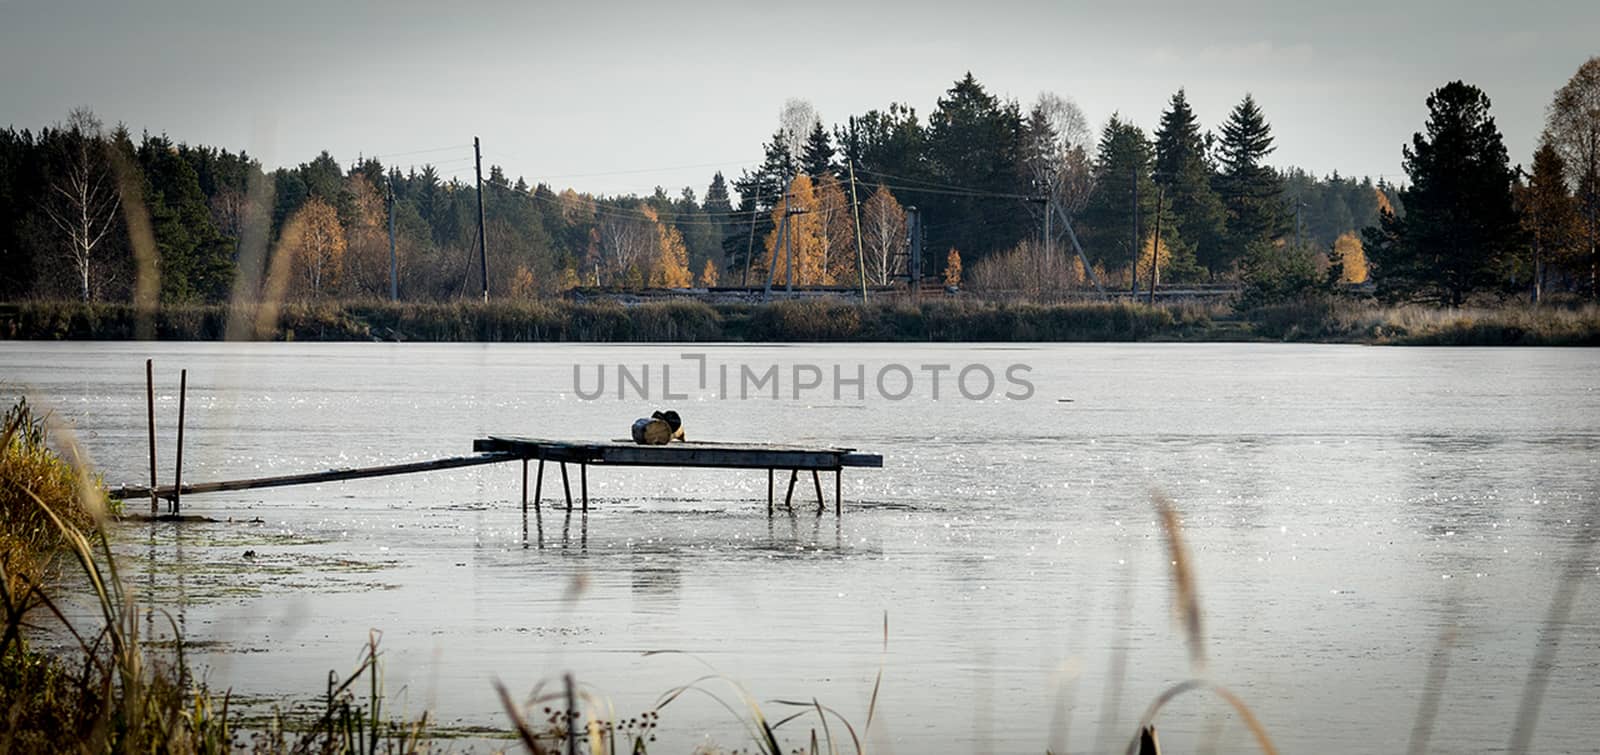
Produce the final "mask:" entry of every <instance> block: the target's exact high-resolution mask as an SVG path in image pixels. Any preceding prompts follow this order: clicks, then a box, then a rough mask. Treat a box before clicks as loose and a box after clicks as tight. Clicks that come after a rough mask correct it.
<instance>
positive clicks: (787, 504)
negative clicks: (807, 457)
mask: <svg viewBox="0 0 1600 755" xmlns="http://www.w3.org/2000/svg"><path fill="white" fill-rule="evenodd" d="M799 477H800V470H798V469H791V470H789V492H787V493H784V494H783V507H784V508H786V509H788V510H790V511H794V481H795V480H797V479H799Z"/></svg>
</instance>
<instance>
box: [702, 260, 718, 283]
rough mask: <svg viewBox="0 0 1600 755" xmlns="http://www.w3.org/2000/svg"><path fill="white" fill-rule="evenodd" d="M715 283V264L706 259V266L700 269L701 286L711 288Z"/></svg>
mask: <svg viewBox="0 0 1600 755" xmlns="http://www.w3.org/2000/svg"><path fill="white" fill-rule="evenodd" d="M715 285H717V264H716V263H715V262H712V261H711V260H706V266H705V267H703V268H701V269H700V286H701V288H711V287H713V286H715Z"/></svg>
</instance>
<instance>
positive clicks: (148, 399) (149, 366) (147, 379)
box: [144, 359, 159, 516]
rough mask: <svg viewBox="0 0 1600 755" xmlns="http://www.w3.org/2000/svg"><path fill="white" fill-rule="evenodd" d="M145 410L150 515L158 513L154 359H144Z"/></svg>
mask: <svg viewBox="0 0 1600 755" xmlns="http://www.w3.org/2000/svg"><path fill="white" fill-rule="evenodd" d="M144 401H145V412H146V416H147V417H148V418H149V424H150V516H155V515H156V514H157V513H159V509H157V508H156V500H157V498H156V360H154V359H146V360H144Z"/></svg>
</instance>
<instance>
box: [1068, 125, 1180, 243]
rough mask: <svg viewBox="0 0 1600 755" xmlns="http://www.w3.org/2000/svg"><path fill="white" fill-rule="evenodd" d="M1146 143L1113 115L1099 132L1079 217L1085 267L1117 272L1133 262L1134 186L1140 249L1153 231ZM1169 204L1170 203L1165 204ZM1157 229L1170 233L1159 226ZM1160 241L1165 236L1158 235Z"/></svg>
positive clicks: (1149, 156)
mask: <svg viewBox="0 0 1600 755" xmlns="http://www.w3.org/2000/svg"><path fill="white" fill-rule="evenodd" d="M1152 157H1153V155H1152V152H1151V149H1150V143H1149V141H1148V140H1146V138H1145V135H1144V131H1143V130H1142V129H1140V128H1139V127H1138V126H1136V125H1134V124H1133V123H1132V122H1130V121H1125V120H1122V117H1121V116H1120V115H1118V114H1116V113H1113V114H1112V115H1111V120H1110V122H1108V123H1107V124H1106V127H1105V130H1104V131H1102V132H1101V133H1100V144H1099V147H1098V149H1097V151H1096V154H1095V168H1094V169H1095V187H1094V191H1093V192H1092V193H1090V195H1089V201H1088V203H1087V204H1086V205H1085V206H1084V208H1083V212H1081V213H1079V217H1081V218H1082V220H1083V235H1084V236H1085V239H1084V241H1085V249H1084V251H1085V252H1086V253H1087V254H1088V255H1089V261H1090V262H1091V263H1098V264H1103V265H1105V266H1107V267H1111V268H1118V267H1127V266H1129V265H1130V264H1131V263H1132V261H1133V257H1134V250H1135V249H1136V248H1137V247H1135V246H1134V233H1135V231H1134V226H1133V222H1134V194H1135V192H1134V187H1135V185H1137V186H1138V202H1139V204H1138V208H1139V209H1138V218H1139V227H1138V238H1139V243H1140V244H1143V243H1144V240H1145V239H1147V238H1148V237H1149V235H1150V233H1151V232H1152V231H1153V229H1154V226H1155V210H1156V186H1155V182H1154V181H1152V180H1151V176H1150V165H1151V160H1152ZM1169 204H1170V203H1169ZM1163 225H1164V226H1166V227H1164V228H1163V229H1162V230H1163V231H1165V230H1166V229H1167V228H1170V224H1167V223H1164V224H1163ZM1162 235H1163V236H1165V235H1166V234H1165V232H1163V234H1162Z"/></svg>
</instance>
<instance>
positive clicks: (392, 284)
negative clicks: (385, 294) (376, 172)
mask: <svg viewBox="0 0 1600 755" xmlns="http://www.w3.org/2000/svg"><path fill="white" fill-rule="evenodd" d="M389 301H400V264H399V262H398V261H397V260H396V258H395V254H394V174H393V173H391V174H389Z"/></svg>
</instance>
